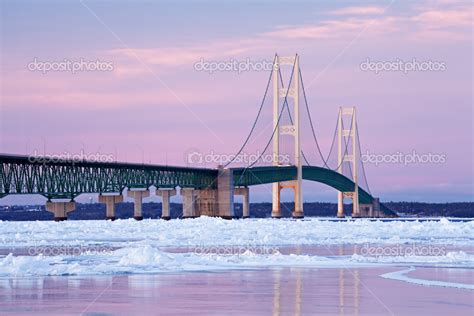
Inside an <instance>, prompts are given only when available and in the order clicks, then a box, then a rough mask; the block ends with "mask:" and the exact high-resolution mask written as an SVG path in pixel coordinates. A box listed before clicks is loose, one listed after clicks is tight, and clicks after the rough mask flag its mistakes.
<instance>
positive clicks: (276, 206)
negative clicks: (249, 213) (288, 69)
mask: <svg viewBox="0 0 474 316" xmlns="http://www.w3.org/2000/svg"><path fill="white" fill-rule="evenodd" d="M279 69H280V58H279V57H278V55H276V56H275V65H274V67H273V131H274V134H273V165H274V166H278V165H279V164H280V163H279V156H280V131H279V122H278V116H279V104H280V102H279V101H280V85H279V83H278V80H279V72H278V70H279ZM280 191H281V185H280V182H276V183H273V186H272V217H273V218H280V217H281V208H280V207H281V206H280Z"/></svg>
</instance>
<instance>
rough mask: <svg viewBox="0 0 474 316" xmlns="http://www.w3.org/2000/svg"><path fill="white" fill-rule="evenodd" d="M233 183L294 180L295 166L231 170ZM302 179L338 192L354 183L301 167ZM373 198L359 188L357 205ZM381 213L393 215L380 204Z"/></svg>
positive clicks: (331, 172) (321, 170)
mask: <svg viewBox="0 0 474 316" xmlns="http://www.w3.org/2000/svg"><path fill="white" fill-rule="evenodd" d="M233 174H234V183H235V185H236V186H252V185H260V184H269V183H274V182H283V181H291V180H296V167H295V166H269V167H254V168H248V169H245V168H233ZM303 179H304V180H308V181H315V182H319V183H323V184H326V185H328V186H330V187H332V188H334V189H336V190H338V191H342V192H352V191H354V187H355V183H354V182H353V181H352V180H351V179H349V178H347V177H346V176H344V175H342V174H340V173H338V172H336V171H334V170H330V169H326V168H322V167H315V166H303ZM373 200H374V197H373V196H372V195H371V194H369V193H368V192H367V191H365V190H364V189H362V188H361V187H359V203H362V204H371V203H372V202H373ZM380 208H381V211H383V212H384V213H386V214H388V215H395V213H394V212H393V211H391V210H390V209H389V208H387V207H386V206H385V205H383V204H380Z"/></svg>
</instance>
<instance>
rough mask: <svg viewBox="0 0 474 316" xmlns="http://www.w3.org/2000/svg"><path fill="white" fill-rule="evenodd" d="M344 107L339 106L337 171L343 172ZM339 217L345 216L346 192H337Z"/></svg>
mask: <svg viewBox="0 0 474 316" xmlns="http://www.w3.org/2000/svg"><path fill="white" fill-rule="evenodd" d="M342 150H343V146H342V108H339V115H338V119H337V166H338V167H337V172H339V173H340V174H342V162H343V161H342V159H343V156H344V153H343V152H342ZM337 217H339V218H344V192H341V191H339V192H337Z"/></svg>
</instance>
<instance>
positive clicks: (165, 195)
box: [156, 188, 176, 220]
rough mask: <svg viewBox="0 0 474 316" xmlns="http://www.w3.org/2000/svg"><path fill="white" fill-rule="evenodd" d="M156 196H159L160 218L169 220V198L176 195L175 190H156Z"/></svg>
mask: <svg viewBox="0 0 474 316" xmlns="http://www.w3.org/2000/svg"><path fill="white" fill-rule="evenodd" d="M156 195H158V196H161V198H162V201H161V218H162V219H164V220H170V219H171V216H170V197H172V196H174V195H176V189H168V188H167V189H157V190H156Z"/></svg>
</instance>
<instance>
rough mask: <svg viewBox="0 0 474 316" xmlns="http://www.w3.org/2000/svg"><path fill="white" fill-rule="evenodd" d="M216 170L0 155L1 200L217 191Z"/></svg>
mask: <svg viewBox="0 0 474 316" xmlns="http://www.w3.org/2000/svg"><path fill="white" fill-rule="evenodd" d="M216 179H217V170H213V169H199V168H185V167H170V166H158V165H144V164H131V163H108V162H88V161H74V160H68V161H54V162H53V161H49V160H47V159H41V158H37V157H33V158H32V157H26V156H13V155H0V197H2V196H5V195H8V194H41V195H44V196H46V197H47V198H71V199H72V198H74V197H76V196H77V195H79V194H81V193H104V192H121V191H122V190H123V189H124V188H125V187H128V188H136V187H142V188H148V187H150V186H155V187H177V186H180V187H193V188H208V187H215V186H216V182H215V180H216Z"/></svg>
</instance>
